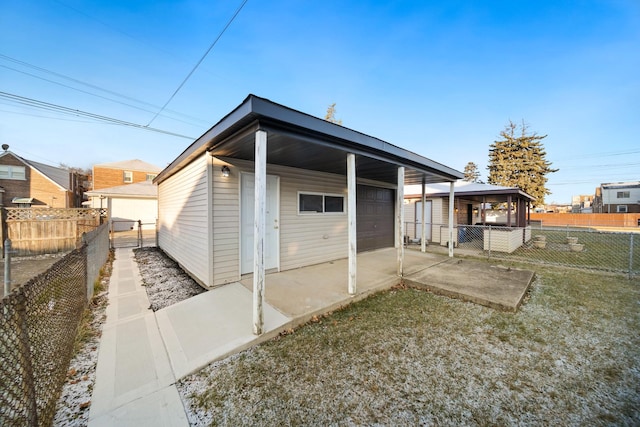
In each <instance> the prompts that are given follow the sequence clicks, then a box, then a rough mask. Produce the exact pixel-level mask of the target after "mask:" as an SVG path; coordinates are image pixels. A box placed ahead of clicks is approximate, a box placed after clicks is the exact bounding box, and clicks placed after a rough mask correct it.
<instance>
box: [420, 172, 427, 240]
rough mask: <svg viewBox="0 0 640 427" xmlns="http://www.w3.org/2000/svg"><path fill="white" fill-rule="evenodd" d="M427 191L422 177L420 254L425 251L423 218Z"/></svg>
mask: <svg viewBox="0 0 640 427" xmlns="http://www.w3.org/2000/svg"><path fill="white" fill-rule="evenodd" d="M426 192H427V189H426V183H425V178H424V177H422V236H420V250H421V251H422V252H426V251H427V227H426V225H427V224H426V223H425V219H424V217H425V216H426V214H427V206H426V205H427V194H426Z"/></svg>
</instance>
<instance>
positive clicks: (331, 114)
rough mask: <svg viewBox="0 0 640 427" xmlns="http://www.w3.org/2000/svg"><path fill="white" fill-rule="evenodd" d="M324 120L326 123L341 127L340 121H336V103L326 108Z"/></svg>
mask: <svg viewBox="0 0 640 427" xmlns="http://www.w3.org/2000/svg"><path fill="white" fill-rule="evenodd" d="M324 119H325V120H326V121H328V122H331V123H335V124H338V125H342V119H340V120H338V119H336V103H335V102H334V103H333V104H331V105H329V107H328V108H327V114H325V116H324Z"/></svg>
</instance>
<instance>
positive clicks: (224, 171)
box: [222, 165, 231, 178]
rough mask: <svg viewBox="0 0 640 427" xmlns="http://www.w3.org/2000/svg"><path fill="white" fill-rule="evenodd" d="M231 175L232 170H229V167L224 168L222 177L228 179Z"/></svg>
mask: <svg viewBox="0 0 640 427" xmlns="http://www.w3.org/2000/svg"><path fill="white" fill-rule="evenodd" d="M230 173H231V170H230V169H229V166H227V165H224V166H222V176H224V177H225V178H226V177H228V176H229V174H230Z"/></svg>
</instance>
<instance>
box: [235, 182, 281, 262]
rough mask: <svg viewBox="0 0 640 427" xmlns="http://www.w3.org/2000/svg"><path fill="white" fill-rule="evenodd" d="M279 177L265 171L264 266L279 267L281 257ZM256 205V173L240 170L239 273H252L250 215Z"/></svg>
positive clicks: (251, 222)
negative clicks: (266, 173)
mask: <svg viewBox="0 0 640 427" xmlns="http://www.w3.org/2000/svg"><path fill="white" fill-rule="evenodd" d="M278 187H279V181H278V177H277V176H273V175H267V195H266V197H267V198H266V206H265V211H266V212H265V213H266V221H265V242H264V264H265V269H273V268H278V265H279V260H280V234H279V232H280V224H279V221H280V212H279V197H278V196H279V192H278ZM254 209H255V175H254V174H252V173H242V174H240V220H241V223H240V235H241V238H240V274H247V273H253V218H254Z"/></svg>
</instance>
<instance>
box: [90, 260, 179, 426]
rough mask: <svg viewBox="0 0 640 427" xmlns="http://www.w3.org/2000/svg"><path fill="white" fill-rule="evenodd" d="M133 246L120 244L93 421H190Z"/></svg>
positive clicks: (120, 423) (139, 423) (157, 423)
mask: <svg viewBox="0 0 640 427" xmlns="http://www.w3.org/2000/svg"><path fill="white" fill-rule="evenodd" d="M148 307H149V299H148V298H147V293H146V291H145V289H144V288H143V287H142V281H141V278H140V273H139V272H138V266H137V264H136V262H135V260H134V258H133V251H132V250H131V248H129V249H117V250H116V259H115V261H114V263H113V273H112V276H111V282H110V285H109V306H108V307H107V321H106V323H105V324H104V327H103V332H102V338H101V343H100V351H99V355H98V366H97V371H96V384H95V387H94V389H93V395H92V398H91V401H92V403H91V410H90V413H89V425H90V426H114V425H117V426H145V425H149V426H151V425H153V426H163V425H164V426H181V425H183V426H188V425H189V424H188V421H187V417H186V414H185V411H184V408H183V406H182V401H181V400H180V396H179V394H178V390H177V388H176V386H175V385H174V383H175V376H174V374H173V371H172V369H171V365H170V363H169V357H168V355H167V352H166V349H165V346H164V343H163V341H162V338H161V336H160V332H159V330H158V324H157V321H156V316H155V314H154V313H153V311H151V310H150V309H149V308H148Z"/></svg>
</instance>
